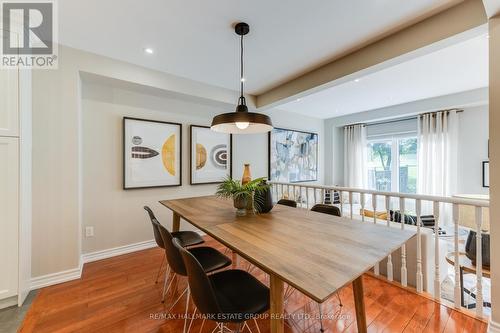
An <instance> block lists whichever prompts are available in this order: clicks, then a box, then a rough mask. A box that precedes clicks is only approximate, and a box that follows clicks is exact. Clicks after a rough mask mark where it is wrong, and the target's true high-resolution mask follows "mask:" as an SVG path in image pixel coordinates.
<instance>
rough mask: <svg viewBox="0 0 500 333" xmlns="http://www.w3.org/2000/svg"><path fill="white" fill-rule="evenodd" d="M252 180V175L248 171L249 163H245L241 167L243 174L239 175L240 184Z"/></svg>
mask: <svg viewBox="0 0 500 333" xmlns="http://www.w3.org/2000/svg"><path fill="white" fill-rule="evenodd" d="M251 181H252V175H251V173H250V164H248V163H245V165H244V168H243V176H242V177H241V185H246V184H248V183H249V182H251Z"/></svg>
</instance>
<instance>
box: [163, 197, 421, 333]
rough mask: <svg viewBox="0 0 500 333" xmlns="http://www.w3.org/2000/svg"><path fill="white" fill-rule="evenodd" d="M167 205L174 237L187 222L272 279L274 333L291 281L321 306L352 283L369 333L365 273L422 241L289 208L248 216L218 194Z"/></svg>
mask: <svg viewBox="0 0 500 333" xmlns="http://www.w3.org/2000/svg"><path fill="white" fill-rule="evenodd" d="M160 203H161V204H163V205H164V206H165V207H168V208H169V209H170V210H172V212H173V225H172V230H173V231H178V230H179V228H180V220H181V218H182V219H184V220H186V221H187V222H188V223H190V224H192V225H193V226H195V227H196V228H198V229H200V230H201V231H203V232H205V233H206V234H207V235H209V236H211V237H213V238H214V239H216V240H217V241H219V242H221V243H222V244H223V245H225V246H227V247H228V248H230V249H231V250H232V251H234V252H235V253H237V254H238V255H240V256H241V257H243V258H244V259H246V260H247V261H249V262H250V263H252V264H253V265H255V266H257V267H259V268H260V269H261V270H263V271H264V272H266V273H267V274H269V276H270V324H271V332H272V333H283V332H284V283H287V284H288V285H290V286H292V287H293V288H295V289H297V290H299V291H300V292H302V293H303V294H305V295H307V296H308V297H310V298H311V299H313V300H314V301H316V302H318V303H323V302H325V301H326V300H327V299H328V298H329V297H331V296H332V294H334V293H335V292H336V291H338V290H340V289H341V288H343V287H344V286H346V285H348V284H350V283H352V284H353V291H354V303H355V309H356V321H357V325H358V332H361V333H363V332H366V330H367V325H366V312H365V306H364V300H363V280H362V275H363V274H364V273H365V272H367V271H368V270H370V269H371V268H372V267H373V266H374V265H375V264H377V263H378V262H380V261H381V260H383V259H384V258H385V257H387V256H388V255H389V254H390V253H392V252H393V251H395V250H396V249H398V248H399V247H401V245H403V244H404V243H406V242H407V241H408V240H409V239H410V238H412V237H414V236H415V232H414V231H410V230H401V229H396V228H388V227H386V226H382V225H377V224H374V223H373V222H361V221H357V220H352V219H349V218H344V217H336V216H332V215H326V214H322V213H317V212H312V211H309V210H306V209H300V208H292V207H288V206H284V205H276V206H274V208H273V209H272V211H271V212H269V213H266V214H248V215H247V216H241V217H240V216H236V210H235V208H234V207H233V205H232V202H231V201H229V200H224V199H219V198H216V197H215V196H205V197H193V198H184V199H174V200H163V201H160Z"/></svg>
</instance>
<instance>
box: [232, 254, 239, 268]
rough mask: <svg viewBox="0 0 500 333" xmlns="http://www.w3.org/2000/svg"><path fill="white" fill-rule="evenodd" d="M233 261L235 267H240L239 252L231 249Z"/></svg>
mask: <svg viewBox="0 0 500 333" xmlns="http://www.w3.org/2000/svg"><path fill="white" fill-rule="evenodd" d="M231 252H232V253H231V261H232V262H233V269H236V268H238V265H239V262H238V253H236V252H234V251H231Z"/></svg>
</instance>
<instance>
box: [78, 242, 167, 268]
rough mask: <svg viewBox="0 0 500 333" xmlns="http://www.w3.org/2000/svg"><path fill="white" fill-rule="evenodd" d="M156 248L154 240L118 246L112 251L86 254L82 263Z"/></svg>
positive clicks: (83, 255)
mask: <svg viewBox="0 0 500 333" xmlns="http://www.w3.org/2000/svg"><path fill="white" fill-rule="evenodd" d="M156 246H157V245H156V242H155V241H154V239H151V240H148V241H144V242H139V243H134V244H129V245H123V246H118V247H114V248H111V249H106V250H101V251H96V252H90V253H85V254H82V262H83V263H84V264H86V263H88V262H93V261H97V260H102V259H108V258H111V257H116V256H120V255H122V254H127V253H132V252H136V251H141V250H146V249H150V248H152V247H156Z"/></svg>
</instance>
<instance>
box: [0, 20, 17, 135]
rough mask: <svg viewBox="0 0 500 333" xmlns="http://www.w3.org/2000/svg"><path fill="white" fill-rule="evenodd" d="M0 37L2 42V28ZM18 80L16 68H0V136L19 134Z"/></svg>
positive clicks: (3, 34)
mask: <svg viewBox="0 0 500 333" xmlns="http://www.w3.org/2000/svg"><path fill="white" fill-rule="evenodd" d="M12 34H13V33H12ZM0 37H1V42H2V43H3V39H4V38H5V33H4V32H3V31H2V30H0ZM18 81H19V71H18V69H3V68H1V69H0V136H19V105H18V101H19V94H18V91H19V90H18Z"/></svg>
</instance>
